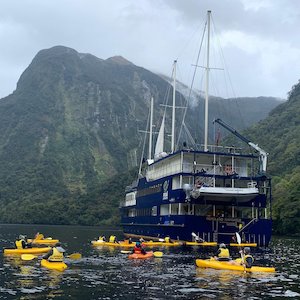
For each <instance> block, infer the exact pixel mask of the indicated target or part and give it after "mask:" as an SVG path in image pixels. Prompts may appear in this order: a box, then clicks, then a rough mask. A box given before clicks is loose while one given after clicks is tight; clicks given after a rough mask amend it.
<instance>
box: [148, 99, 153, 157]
mask: <svg viewBox="0 0 300 300" xmlns="http://www.w3.org/2000/svg"><path fill="white" fill-rule="evenodd" d="M152 128H153V97H151V100H150V130H149V150H148V159H152Z"/></svg>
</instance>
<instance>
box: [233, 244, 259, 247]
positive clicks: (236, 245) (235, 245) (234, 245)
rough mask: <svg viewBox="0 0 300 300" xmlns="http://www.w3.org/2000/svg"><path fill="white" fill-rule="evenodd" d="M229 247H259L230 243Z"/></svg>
mask: <svg viewBox="0 0 300 300" xmlns="http://www.w3.org/2000/svg"><path fill="white" fill-rule="evenodd" d="M229 246H231V247H257V244H256V243H241V244H237V243H230V244H229Z"/></svg>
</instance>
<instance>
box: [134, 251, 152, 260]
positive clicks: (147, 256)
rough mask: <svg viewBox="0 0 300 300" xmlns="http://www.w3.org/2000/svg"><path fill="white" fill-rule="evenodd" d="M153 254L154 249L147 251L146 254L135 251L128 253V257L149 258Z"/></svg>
mask: <svg viewBox="0 0 300 300" xmlns="http://www.w3.org/2000/svg"><path fill="white" fill-rule="evenodd" d="M152 256H153V251H149V252H146V254H142V253H133V254H130V255H128V258H130V259H143V258H149V257H152Z"/></svg>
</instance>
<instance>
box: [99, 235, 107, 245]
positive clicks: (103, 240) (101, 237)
mask: <svg viewBox="0 0 300 300" xmlns="http://www.w3.org/2000/svg"><path fill="white" fill-rule="evenodd" d="M98 242H102V243H104V242H106V238H105V236H104V235H102V236H99V238H98Z"/></svg>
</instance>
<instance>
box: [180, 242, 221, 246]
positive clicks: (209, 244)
mask: <svg viewBox="0 0 300 300" xmlns="http://www.w3.org/2000/svg"><path fill="white" fill-rule="evenodd" d="M185 245H186V246H204V247H205V246H206V247H214V246H217V243H216V242H202V243H201V242H185Z"/></svg>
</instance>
